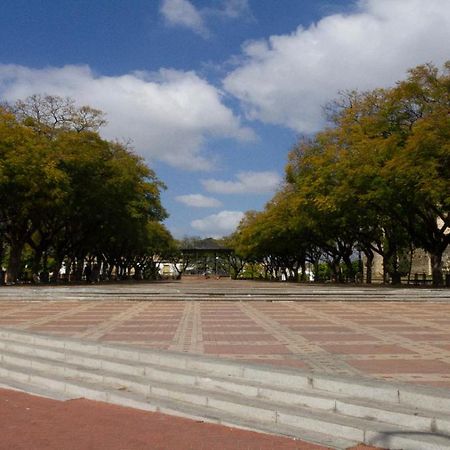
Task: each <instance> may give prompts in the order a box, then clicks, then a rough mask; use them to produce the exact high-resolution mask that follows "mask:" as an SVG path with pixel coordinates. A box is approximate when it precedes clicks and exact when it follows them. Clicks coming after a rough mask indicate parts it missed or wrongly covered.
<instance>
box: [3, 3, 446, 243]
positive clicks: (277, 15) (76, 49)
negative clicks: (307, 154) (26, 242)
mask: <svg viewBox="0 0 450 450" xmlns="http://www.w3.org/2000/svg"><path fill="white" fill-rule="evenodd" d="M449 42H450V0H359V1H356V0H355V1H353V0H351V1H350V0H334V1H331V0H324V1H319V0H210V1H205V0H190V1H188V0H146V1H144V0H128V1H125V0H96V1H92V0H77V1H73V0H59V1H58V2H54V1H49V0H3V2H2V8H1V12H0V100H2V101H3V100H6V101H14V100H16V99H18V98H25V97H26V96H28V95H31V94H35V93H41V94H44V93H45V94H55V95H62V96H71V97H73V98H74V99H75V100H76V101H77V102H79V103H80V104H90V105H91V106H93V107H97V108H100V109H102V110H104V111H105V112H106V114H107V118H108V125H107V126H106V127H105V128H104V129H103V130H102V134H103V135H104V136H105V137H106V138H108V139H119V140H124V141H128V140H131V142H132V144H133V146H134V148H135V151H136V152H137V153H139V154H141V155H142V156H143V157H145V159H146V160H147V161H148V163H149V164H150V166H151V167H152V168H154V169H155V170H156V172H157V174H158V176H159V177H160V178H161V179H162V180H163V181H164V182H165V183H166V185H167V187H168V189H167V191H165V192H164V194H163V202H164V205H165V206H166V208H167V209H168V211H169V213H170V218H169V219H168V220H167V222H166V223H167V226H168V227H169V229H170V230H171V231H172V232H173V233H174V235H175V236H176V237H181V236H183V235H201V236H220V235H224V234H228V233H229V232H231V231H232V230H233V227H234V226H235V225H236V223H237V222H238V221H239V219H240V218H241V217H242V214H243V212H244V211H246V210H248V209H261V208H262V207H263V206H264V203H265V202H266V201H267V200H268V199H269V198H270V197H271V196H272V195H273V193H274V191H275V189H276V188H277V186H279V183H280V182H281V181H282V177H283V169H284V165H285V163H286V156H287V153H288V151H289V150H290V148H291V147H292V146H293V145H294V144H295V142H296V141H297V140H298V138H299V136H301V135H304V134H310V133H314V132H315V131H317V130H319V129H320V128H321V127H323V126H324V119H323V115H322V109H321V107H322V106H323V105H324V104H325V103H327V102H328V101H330V100H332V99H333V98H336V97H337V95H338V92H339V91H342V90H345V89H354V88H357V89H362V90H363V89H371V88H374V87H378V86H389V85H392V84H393V83H394V82H395V81H396V80H398V79H401V78H402V77H404V76H405V73H406V71H407V69H408V68H410V67H413V66H415V65H417V64H422V63H425V62H433V63H435V64H436V65H438V66H440V65H442V63H443V62H444V61H446V60H447V59H450V57H449V51H448V50H449V47H448V43H449Z"/></svg>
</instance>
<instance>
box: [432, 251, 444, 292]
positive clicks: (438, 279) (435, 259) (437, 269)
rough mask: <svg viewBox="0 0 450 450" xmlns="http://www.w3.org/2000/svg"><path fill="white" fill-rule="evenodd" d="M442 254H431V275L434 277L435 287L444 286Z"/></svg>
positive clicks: (439, 252)
mask: <svg viewBox="0 0 450 450" xmlns="http://www.w3.org/2000/svg"><path fill="white" fill-rule="evenodd" d="M442 253H443V251H439V250H437V251H436V250H435V251H434V252H433V253H431V255H430V256H431V273H432V276H433V286H434V287H440V286H443V284H444V277H443V273H442Z"/></svg>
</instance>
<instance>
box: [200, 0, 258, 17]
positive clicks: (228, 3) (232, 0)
mask: <svg viewBox="0 0 450 450" xmlns="http://www.w3.org/2000/svg"><path fill="white" fill-rule="evenodd" d="M208 11H210V13H211V14H216V15H220V16H223V17H226V18H230V19H237V18H238V17H243V16H244V17H253V16H252V13H251V11H250V5H249V4H248V0H224V1H223V2H222V5H221V6H219V7H218V8H215V9H209V10H208Z"/></svg>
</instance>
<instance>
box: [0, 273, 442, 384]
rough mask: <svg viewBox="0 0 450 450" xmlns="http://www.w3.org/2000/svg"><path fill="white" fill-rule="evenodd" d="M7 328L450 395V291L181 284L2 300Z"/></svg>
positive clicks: (59, 291)
mask: <svg viewBox="0 0 450 450" xmlns="http://www.w3.org/2000/svg"><path fill="white" fill-rule="evenodd" d="M0 298H1V300H0V327H2V328H3V327H7V328H14V329H18V330H24V331H29V332H36V333H44V334H51V335H59V336H66V337H73V338H79V339H83V340H87V341H99V342H105V343H117V344H120V343H122V344H127V345H132V346H137V347H141V348H152V349H162V350H169V351H178V352H188V353H193V354H204V355H209V356H215V357H220V358H227V359H233V360H240V361H245V362H250V363H259V364H270V365H274V366H277V367H292V368H300V369H302V370H307V371H311V372H316V373H325V374H338V375H345V376H362V377H367V378H375V379H379V380H387V381H398V382H406V383H412V384H420V385H429V386H435V387H444V388H450V292H449V291H448V290H432V289H389V288H382V287H378V288H361V287H336V286H315V285H287V284H286V283H261V282H260V283H258V282H245V281H230V280H202V279H200V278H198V279H197V278H195V279H193V280H191V279H187V280H184V281H181V282H166V283H153V284H129V285H127V284H122V285H96V286H92V287H91V286H73V287H38V288H32V287H18V288H8V287H5V288H2V290H1V291H0Z"/></svg>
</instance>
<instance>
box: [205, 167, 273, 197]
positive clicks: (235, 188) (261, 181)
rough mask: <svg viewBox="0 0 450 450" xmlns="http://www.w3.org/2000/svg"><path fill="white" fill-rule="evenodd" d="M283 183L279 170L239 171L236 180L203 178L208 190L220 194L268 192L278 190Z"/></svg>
mask: <svg viewBox="0 0 450 450" xmlns="http://www.w3.org/2000/svg"><path fill="white" fill-rule="evenodd" d="M280 183H281V177H280V175H279V174H278V173H277V172H270V171H268V172H239V173H238V174H237V175H236V180H235V181H223V180H216V179H213V178H210V179H207V180H203V181H202V184H203V186H204V188H205V189H206V190H207V191H208V192H215V193H218V194H267V193H271V192H273V191H275V190H276V188H277V187H278V186H279V185H280Z"/></svg>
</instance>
